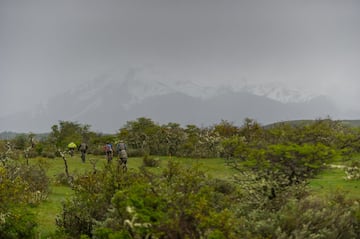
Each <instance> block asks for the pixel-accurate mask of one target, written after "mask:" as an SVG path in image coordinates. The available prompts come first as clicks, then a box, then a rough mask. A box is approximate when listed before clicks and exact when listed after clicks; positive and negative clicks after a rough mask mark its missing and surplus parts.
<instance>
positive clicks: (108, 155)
mask: <svg viewBox="0 0 360 239" xmlns="http://www.w3.org/2000/svg"><path fill="white" fill-rule="evenodd" d="M104 151H105V154H106V158H107V161H108V163H111V161H112V158H113V149H112V144H111V143H109V142H108V143H106V144H105V146H104Z"/></svg>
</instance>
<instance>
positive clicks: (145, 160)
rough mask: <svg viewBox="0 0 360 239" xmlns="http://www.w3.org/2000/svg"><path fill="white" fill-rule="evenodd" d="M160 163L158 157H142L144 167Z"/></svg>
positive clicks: (156, 165) (155, 165)
mask: <svg viewBox="0 0 360 239" xmlns="http://www.w3.org/2000/svg"><path fill="white" fill-rule="evenodd" d="M159 164H160V161H159V159H158V158H152V157H150V156H149V155H145V156H144V157H143V165H144V166H145V167H158V166H159Z"/></svg>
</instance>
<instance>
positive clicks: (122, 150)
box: [116, 140, 128, 171]
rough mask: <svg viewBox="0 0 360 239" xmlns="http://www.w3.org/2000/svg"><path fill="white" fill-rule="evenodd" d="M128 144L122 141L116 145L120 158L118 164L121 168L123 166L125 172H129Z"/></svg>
mask: <svg viewBox="0 0 360 239" xmlns="http://www.w3.org/2000/svg"><path fill="white" fill-rule="evenodd" d="M126 149H127V147H126V144H125V143H124V142H123V141H121V140H120V142H119V143H118V144H117V145H116V151H117V155H118V157H119V160H118V163H119V166H120V165H122V168H123V171H126V170H127V165H126V164H127V159H128V156H127V152H126Z"/></svg>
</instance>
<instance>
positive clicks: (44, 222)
mask: <svg viewBox="0 0 360 239" xmlns="http://www.w3.org/2000/svg"><path fill="white" fill-rule="evenodd" d="M154 158H157V159H158V160H159V161H160V164H159V167H156V168H151V170H153V171H155V172H160V171H161V170H162V168H164V167H165V166H166V164H167V162H168V160H177V161H180V162H181V163H185V164H186V165H191V164H196V165H199V166H200V167H201V169H203V170H204V171H205V172H206V173H208V174H209V175H210V176H212V177H213V178H220V179H231V178H232V175H233V174H234V173H236V171H235V170H234V169H232V168H230V167H229V166H227V165H226V163H225V161H224V160H223V159H220V158H210V159H187V158H181V159H178V158H171V159H170V158H168V157H154ZM36 160H41V161H42V162H46V166H47V173H48V176H49V177H50V179H51V193H50V195H49V197H48V199H47V200H46V201H44V202H42V203H41V204H40V205H38V206H36V207H33V208H32V210H33V211H34V212H35V213H36V214H37V217H38V223H39V228H38V235H39V236H38V238H48V236H49V235H51V234H52V233H53V232H55V230H56V226H55V219H56V215H58V214H59V213H60V212H61V206H62V205H61V202H62V201H63V200H66V199H68V198H70V196H71V195H72V193H73V191H72V190H71V189H70V188H69V187H67V186H62V185H57V184H56V183H55V179H56V176H57V175H59V174H60V173H65V170H64V169H65V167H64V161H63V159H62V158H55V159H33V161H34V162H35V161H36ZM90 160H91V161H96V168H102V167H104V166H105V165H106V159H105V156H93V155H87V161H86V163H82V162H81V159H80V155H78V154H76V155H75V156H73V157H68V158H67V164H68V168H69V173H70V174H75V173H83V172H86V171H90V170H92V167H93V165H92V164H91V163H90ZM142 161H143V159H142V158H129V160H128V170H129V171H133V170H138V168H139V167H140V166H141V165H142ZM344 177H345V173H344V171H343V170H342V169H327V170H325V171H323V172H322V173H321V174H319V175H318V176H317V177H316V178H314V179H311V180H310V182H309V188H310V190H311V191H312V192H313V193H316V194H319V195H326V194H328V193H332V192H334V191H336V190H342V191H343V192H344V193H346V194H347V196H349V197H352V198H357V199H359V200H360V182H359V181H347V180H345V179H344Z"/></svg>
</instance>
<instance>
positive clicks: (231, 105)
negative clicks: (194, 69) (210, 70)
mask: <svg viewBox="0 0 360 239" xmlns="http://www.w3.org/2000/svg"><path fill="white" fill-rule="evenodd" d="M336 112H337V111H336V108H335V106H334V105H333V104H332V102H331V101H329V99H327V98H326V97H325V96H317V95H314V94H305V93H303V92H301V91H297V90H294V89H288V88H286V87H283V86H280V85H279V83H276V84H275V83H274V84H267V85H251V84H248V83H241V82H238V83H236V84H219V85H216V86H214V85H209V84H208V85H206V84H203V83H199V82H194V81H190V80H173V79H169V78H167V77H163V76H160V75H156V74H151V73H149V72H139V71H134V70H130V71H129V72H127V73H126V74H124V75H103V76H100V77H97V78H95V79H93V80H91V81H87V82H86V83H84V84H81V85H78V86H76V87H74V88H72V89H69V90H68V91H66V92H64V93H63V94H59V95H56V96H54V97H53V98H51V99H49V100H48V101H47V102H46V103H44V104H42V105H39V106H38V107H37V108H36V109H32V110H30V112H24V113H22V114H21V113H20V114H15V115H12V116H9V117H4V118H0V125H1V126H2V129H0V131H5V130H7V131H9V130H11V131H17V132H28V131H32V132H47V131H50V129H51V126H52V125H54V124H57V123H58V121H59V120H66V121H76V122H79V123H84V124H90V125H91V126H92V128H93V129H95V130H98V131H102V132H115V131H116V130H118V129H119V128H121V127H122V126H123V125H124V124H125V123H126V122H127V121H129V120H136V118H138V117H149V118H151V119H153V120H154V121H155V122H158V123H168V122H176V123H180V124H183V125H185V124H196V125H211V124H214V123H219V122H220V121H221V120H228V121H231V122H234V123H237V124H241V123H242V122H243V120H244V118H247V117H248V118H253V119H255V120H257V121H258V122H260V123H263V124H266V123H272V122H276V121H282V120H292V119H306V118H319V117H326V116H328V115H333V114H336ZM25 115H26V116H25Z"/></svg>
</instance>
